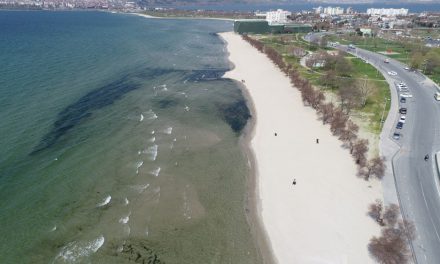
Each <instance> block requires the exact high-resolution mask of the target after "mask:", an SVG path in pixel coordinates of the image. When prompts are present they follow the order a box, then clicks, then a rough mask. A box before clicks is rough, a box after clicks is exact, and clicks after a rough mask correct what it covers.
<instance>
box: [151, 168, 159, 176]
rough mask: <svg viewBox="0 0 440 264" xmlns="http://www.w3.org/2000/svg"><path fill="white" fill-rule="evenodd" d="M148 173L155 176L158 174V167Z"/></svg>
mask: <svg viewBox="0 0 440 264" xmlns="http://www.w3.org/2000/svg"><path fill="white" fill-rule="evenodd" d="M150 173H151V174H152V175H154V176H156V177H157V176H159V173H160V167H157V169H155V170H152V171H150Z"/></svg>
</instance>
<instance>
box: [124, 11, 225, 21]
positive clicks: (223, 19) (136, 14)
mask: <svg viewBox="0 0 440 264" xmlns="http://www.w3.org/2000/svg"><path fill="white" fill-rule="evenodd" d="M124 14H131V15H135V16H141V17H144V18H152V19H191V20H197V19H201V20H221V21H230V22H233V21H234V19H232V18H221V17H219V18H215V17H156V16H151V15H147V14H142V13H124Z"/></svg>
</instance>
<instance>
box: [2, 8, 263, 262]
mask: <svg viewBox="0 0 440 264" xmlns="http://www.w3.org/2000/svg"><path fill="white" fill-rule="evenodd" d="M230 29H231V24H230V23H229V22H220V21H197V20H194V21H191V20H149V19H145V18H141V17H136V16H133V15H120V14H109V13H100V12H0V32H1V34H0V59H1V64H2V67H0V120H1V124H0V135H1V137H0V226H1V229H0V263H259V261H260V260H259V259H260V258H259V253H258V250H257V249H256V246H255V243H254V242H253V239H252V236H251V233H250V231H249V230H250V229H249V225H248V223H247V221H246V215H245V197H246V177H247V175H248V173H249V171H248V168H247V166H246V164H247V157H246V156H245V154H244V152H243V151H242V150H241V149H240V148H239V144H238V142H239V136H240V132H241V130H242V129H243V126H244V125H245V123H246V120H247V119H248V118H249V117H250V115H249V110H248V109H247V107H246V105H245V100H244V98H243V95H242V94H241V92H240V90H239V88H238V86H237V84H236V83H234V82H232V81H230V80H225V79H220V78H219V77H221V76H222V74H223V73H224V71H225V70H227V69H228V68H229V65H228V61H227V58H226V53H225V47H224V43H223V42H222V41H221V40H220V38H219V37H218V36H217V35H216V34H215V33H216V32H220V31H226V30H230Z"/></svg>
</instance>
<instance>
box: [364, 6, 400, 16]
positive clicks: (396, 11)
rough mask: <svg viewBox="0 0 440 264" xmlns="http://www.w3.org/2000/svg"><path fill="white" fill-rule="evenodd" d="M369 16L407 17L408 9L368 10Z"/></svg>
mask: <svg viewBox="0 0 440 264" xmlns="http://www.w3.org/2000/svg"><path fill="white" fill-rule="evenodd" d="M367 14H368V15H373V16H407V15H408V9H405V8H368V9H367Z"/></svg>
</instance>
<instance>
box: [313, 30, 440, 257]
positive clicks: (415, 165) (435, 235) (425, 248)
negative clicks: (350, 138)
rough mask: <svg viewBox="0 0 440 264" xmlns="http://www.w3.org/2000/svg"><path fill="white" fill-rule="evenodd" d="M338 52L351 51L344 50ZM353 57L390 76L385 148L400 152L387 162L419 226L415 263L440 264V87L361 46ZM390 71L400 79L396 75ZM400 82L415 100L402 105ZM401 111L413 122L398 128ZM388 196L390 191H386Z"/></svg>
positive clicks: (402, 202)
mask: <svg viewBox="0 0 440 264" xmlns="http://www.w3.org/2000/svg"><path fill="white" fill-rule="evenodd" d="M315 37H319V35H316V34H311V35H308V36H307V37H306V40H308V41H310V40H312V39H313V38H315ZM336 48H338V49H341V50H344V51H348V49H347V46H344V45H338V46H337V47H336ZM349 52H350V53H352V54H354V55H356V56H357V57H360V58H363V59H364V60H366V61H368V63H370V64H371V65H373V66H374V67H375V68H376V69H378V70H379V71H380V72H381V73H382V74H383V75H384V76H385V77H386V79H387V81H388V83H389V85H390V88H391V89H394V90H392V91H391V92H392V93H394V97H392V98H393V100H392V102H391V103H392V107H391V109H390V113H389V117H388V119H390V122H391V125H389V126H384V131H383V132H382V134H381V143H383V141H384V140H387V141H389V142H391V143H393V141H394V143H396V144H397V145H395V146H396V148H395V151H393V152H392V153H391V154H390V155H389V157H388V156H386V157H387V158H389V159H391V164H392V171H391V172H392V173H394V175H391V176H394V180H395V187H396V190H397V196H398V200H399V203H400V207H401V210H402V214H403V216H404V218H405V219H407V220H411V221H413V222H414V224H415V226H416V231H417V238H416V239H415V240H414V241H413V242H412V250H413V253H414V255H415V256H414V258H415V262H416V263H423V264H424V263H429V264H432V263H440V185H439V174H438V172H437V165H436V164H435V158H434V157H435V153H436V152H437V151H439V150H440V102H437V101H435V99H434V93H435V92H436V86H435V85H434V83H433V82H432V81H431V80H429V79H428V78H427V77H425V76H424V75H423V74H421V73H418V72H410V71H407V70H405V69H404V67H406V65H404V64H402V63H400V62H398V61H396V60H393V59H389V63H385V62H384V60H385V59H386V58H387V57H385V56H384V55H381V54H378V53H374V52H370V51H366V50H363V49H359V48H357V47H356V48H355V49H354V50H350V51H349ZM389 71H394V72H396V73H397V75H395V76H391V75H389V74H388V72H389ZM399 82H404V83H406V85H407V86H408V88H409V92H410V94H412V95H413V97H412V98H407V101H406V103H401V102H400V100H399V99H400V94H399V93H398V91H397V89H396V85H395V84H396V83H399ZM378 103H382V102H378ZM393 106H394V107H393ZM396 106H397V107H396ZM401 107H405V108H407V109H408V113H407V114H406V117H407V118H406V122H405V124H404V125H403V128H402V129H396V123H397V121H398V120H399V118H400V114H399V113H398V112H397V110H398V109H399V108H401ZM387 121H388V120H387ZM396 131H397V132H399V133H401V137H400V139H398V140H395V139H393V138H392V135H393V133H394V132H396ZM386 144H388V145H389V143H385V145H386ZM382 146H384V144H381V147H382ZM385 147H386V146H385ZM426 154H428V155H429V157H430V158H429V160H428V161H425V160H424V156H425V155H426ZM387 191H389V190H387V188H385V187H384V192H387ZM393 191H394V190H393ZM385 196H386V193H385Z"/></svg>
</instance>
